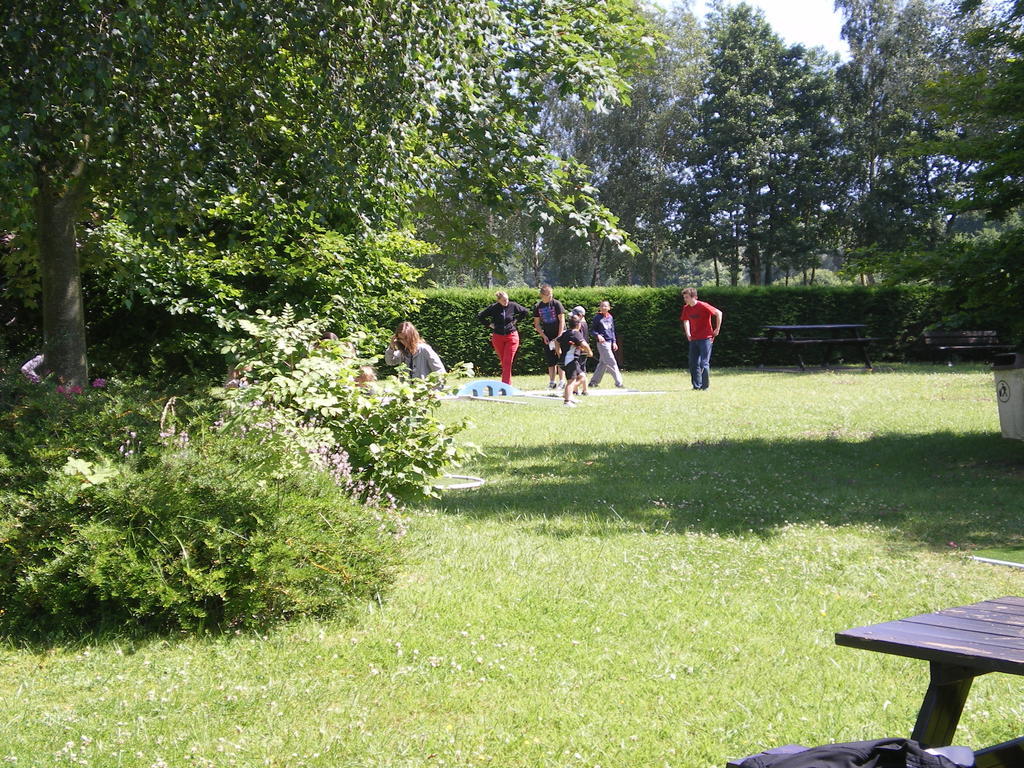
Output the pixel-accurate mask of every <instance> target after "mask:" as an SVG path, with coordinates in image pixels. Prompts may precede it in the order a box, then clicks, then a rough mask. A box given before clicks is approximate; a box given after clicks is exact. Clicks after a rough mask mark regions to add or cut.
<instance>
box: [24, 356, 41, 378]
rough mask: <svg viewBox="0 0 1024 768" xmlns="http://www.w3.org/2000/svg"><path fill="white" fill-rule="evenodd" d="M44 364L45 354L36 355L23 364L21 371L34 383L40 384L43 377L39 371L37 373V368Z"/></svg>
mask: <svg viewBox="0 0 1024 768" xmlns="http://www.w3.org/2000/svg"><path fill="white" fill-rule="evenodd" d="M42 364H43V356H42V355H36V356H35V357H33V358H32V359H31V360H29V361H28V362H27V363H25V364H24V365H23V366H21V373H22V375H23V376H24V377H25V378H26V379H28V380H29V381H31V382H32V383H33V384H38V383H39V382H41V381H42V380H43V379H42V377H41V376H40V375H39V374H38V373H36V368H38V367H39V366H40V365H42Z"/></svg>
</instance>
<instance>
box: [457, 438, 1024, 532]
mask: <svg viewBox="0 0 1024 768" xmlns="http://www.w3.org/2000/svg"><path fill="white" fill-rule="evenodd" d="M468 471H470V472H471V473H472V474H476V475H479V476H481V477H484V478H485V479H487V484H486V485H484V486H483V487H482V488H479V489H477V490H472V491H460V492H458V491H457V492H449V493H446V494H445V495H444V498H443V499H442V501H441V504H440V507H441V509H442V510H443V511H444V512H446V513H448V514H458V515H464V516H467V517H472V518H488V517H495V518H500V519H505V520H508V519H515V520H519V521H522V522H524V523H527V524H531V525H532V526H533V527H535V528H536V529H537V530H538V531H543V532H547V533H550V534H552V535H560V536H568V535H577V534H581V533H586V534H588V535H592V534H594V533H595V532H597V533H599V534H600V533H604V534H609V533H616V532H625V531H631V532H635V531H637V530H640V529H642V530H666V531H676V532H679V531H703V532H714V533H717V534H721V535H740V534H747V535H749V534H754V535H761V536H771V535H773V533H774V531H776V530H777V529H778V528H779V527H780V526H783V525H785V524H787V523H812V522H820V523H823V524H826V525H831V526H845V525H867V524H875V525H878V526H881V527H884V528H887V529H892V530H893V531H894V532H897V533H898V534H899V535H900V536H901V537H902V538H904V539H907V540H910V541H913V542H916V543H917V544H919V545H925V546H932V547H936V548H938V547H944V548H945V547H949V546H950V544H951V543H952V545H953V546H956V547H964V548H973V547H982V546H994V545H1007V544H1021V543H1024V542H1022V538H1021V525H1020V522H1021V512H1022V508H1024V504H1022V501H1021V500H1022V499H1024V443H1021V442H1017V441H1010V440H1004V439H1002V438H1001V437H999V436H997V435H963V434H953V433H932V434H927V435H912V436H908V435H892V436H876V437H871V438H870V439H867V440H862V441H853V442H851V441H848V440H840V439H836V438H835V437H830V436H829V435H828V434H827V433H822V434H815V435H809V436H808V439H806V440H794V441H777V440H773V441H770V442H769V441H767V440H748V441H732V442H728V441H726V442H721V443H687V442H683V441H679V442H673V443H659V444H638V445H628V446H616V447H610V446H609V447H603V446H599V445H591V444H582V445H579V444H577V445H573V446H571V450H569V451H567V450H566V446H564V445H563V446H553V447H550V448H543V449H540V450H538V449H537V448H533V447H530V448H509V449H507V450H502V451H501V452H500V453H499V452H498V451H492V453H491V455H490V456H485V457H481V458H480V459H478V460H477V461H476V462H474V465H473V466H472V467H471V468H470V469H469V470H468ZM592 522H598V523H600V525H598V526H594V525H589V524H588V523H592ZM595 529H596V530H595Z"/></svg>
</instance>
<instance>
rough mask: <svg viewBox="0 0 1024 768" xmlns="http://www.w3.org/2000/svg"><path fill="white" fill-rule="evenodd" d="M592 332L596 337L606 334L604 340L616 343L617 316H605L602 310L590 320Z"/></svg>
mask: <svg viewBox="0 0 1024 768" xmlns="http://www.w3.org/2000/svg"><path fill="white" fill-rule="evenodd" d="M590 332H591V333H592V334H594V336H595V337H596V336H597V335H598V334H600V335H601V336H604V340H605V341H607V342H608V343H610V344H615V318H614V317H612V316H611V315H608V317H605V316H604V315H602V314H601V313H600V312H598V313H597V314H596V315H594V319H593V320H591V321H590Z"/></svg>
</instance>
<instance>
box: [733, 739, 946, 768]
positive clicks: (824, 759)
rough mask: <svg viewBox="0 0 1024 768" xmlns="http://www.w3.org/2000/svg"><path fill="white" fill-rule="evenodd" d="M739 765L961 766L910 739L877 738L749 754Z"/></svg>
mask: <svg viewBox="0 0 1024 768" xmlns="http://www.w3.org/2000/svg"><path fill="white" fill-rule="evenodd" d="M740 768H958V765H957V763H954V762H952V761H951V760H949V759H947V758H946V757H943V756H942V755H934V754H932V753H930V752H926V751H925V750H924V748H922V747H921V745H920V744H918V743H917V742H916V741H911V740H910V739H877V740H875V741H851V742H847V743H845V744H826V745H825V746H823V747H811V748H810V749H805V750H804V751H803V752H798V753H796V754H795V755H794V754H776V755H770V754H760V755H753V756H752V757H748V758H747V759H746V760H744V761H743V762H741V763H740Z"/></svg>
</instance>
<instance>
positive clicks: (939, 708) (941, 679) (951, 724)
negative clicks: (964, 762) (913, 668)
mask: <svg viewBox="0 0 1024 768" xmlns="http://www.w3.org/2000/svg"><path fill="white" fill-rule="evenodd" d="M976 675H977V671H976V670H973V669H968V668H967V667H958V666H955V665H953V664H942V663H940V662H937V661H933V662H931V680H930V682H929V683H928V691H927V692H926V693H925V695H924V703H923V704H922V705H921V711H920V712H919V713H918V715H917V723H916V724H915V725H914V732H913V733H912V734H911V736H910V738H912V739H914V740H915V741H917V742H919V743H920V744H921V745H922V746H924V747H946V746H949V745H950V744H952V743H953V734H955V733H956V726H957V724H958V723H959V722H960V715H961V713H962V712H963V711H964V702H965V701H967V694H968V693H969V692H970V690H971V683H972V682H974V678H975V676H976Z"/></svg>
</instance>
